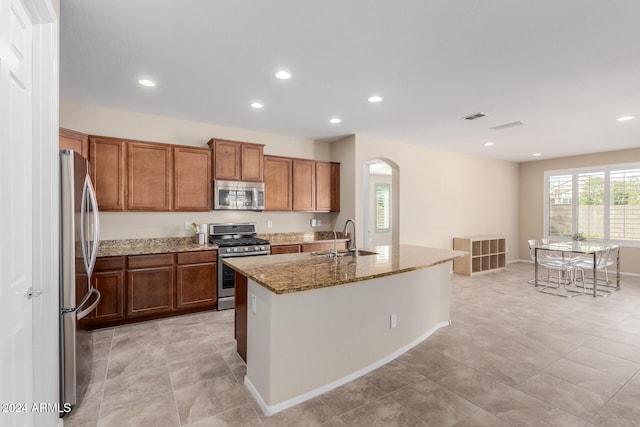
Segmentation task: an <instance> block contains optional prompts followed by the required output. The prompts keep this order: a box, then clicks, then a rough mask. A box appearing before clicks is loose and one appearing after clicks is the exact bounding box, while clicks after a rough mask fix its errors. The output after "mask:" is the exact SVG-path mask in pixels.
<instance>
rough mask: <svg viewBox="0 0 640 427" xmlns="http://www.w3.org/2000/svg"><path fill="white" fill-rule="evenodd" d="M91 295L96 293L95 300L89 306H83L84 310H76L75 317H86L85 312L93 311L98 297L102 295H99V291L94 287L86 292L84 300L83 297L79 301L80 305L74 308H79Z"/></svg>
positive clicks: (98, 299) (98, 300)
mask: <svg viewBox="0 0 640 427" xmlns="http://www.w3.org/2000/svg"><path fill="white" fill-rule="evenodd" d="M91 295H97V298H96V300H95V301H94V302H93V304H91V305H90V306H89V307H87V308H85V309H84V310H81V311H78V314H77V315H76V319H78V320H80V319H82V318H84V317H86V316H87V314H89V313H91V312H92V311H93V309H94V308H96V307H97V306H98V303H99V302H100V298H101V297H102V295H100V291H99V290H97V289H96V288H92V289H91V292H89V293H88V294H87V296H86V300H84V299H83V300H82V302H81V303H80V305H79V306H77V307H76V310H78V309H80V308H81V307H82V305H83V304H85V303H86V302H87V301H88V300H89V297H90V296H91Z"/></svg>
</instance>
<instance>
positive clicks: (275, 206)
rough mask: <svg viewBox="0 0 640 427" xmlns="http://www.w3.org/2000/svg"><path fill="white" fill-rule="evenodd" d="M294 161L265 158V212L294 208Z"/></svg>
mask: <svg viewBox="0 0 640 427" xmlns="http://www.w3.org/2000/svg"><path fill="white" fill-rule="evenodd" d="M291 167H292V161H291V159H289V158H286V157H273V156H265V157H264V193H265V195H264V210H265V211H290V210H291V208H292V203H291V198H292V197H291V196H292V189H291V188H292V185H291V184H292V182H291V176H292V169H291Z"/></svg>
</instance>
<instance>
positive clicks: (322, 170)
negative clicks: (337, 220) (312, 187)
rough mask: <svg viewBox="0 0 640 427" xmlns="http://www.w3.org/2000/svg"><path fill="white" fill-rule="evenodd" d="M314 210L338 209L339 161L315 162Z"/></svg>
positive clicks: (332, 210) (330, 210)
mask: <svg viewBox="0 0 640 427" xmlns="http://www.w3.org/2000/svg"><path fill="white" fill-rule="evenodd" d="M316 211H319V212H339V211H340V163H329V162H316Z"/></svg>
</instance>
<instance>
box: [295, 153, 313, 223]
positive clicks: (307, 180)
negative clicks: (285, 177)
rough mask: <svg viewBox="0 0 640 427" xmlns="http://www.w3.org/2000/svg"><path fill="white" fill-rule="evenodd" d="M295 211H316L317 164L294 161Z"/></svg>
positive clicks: (311, 161) (299, 160)
mask: <svg viewBox="0 0 640 427" xmlns="http://www.w3.org/2000/svg"><path fill="white" fill-rule="evenodd" d="M292 171H293V210H294V211H303V212H313V211H315V209H316V162H315V161H313V160H305V159H293V165H292Z"/></svg>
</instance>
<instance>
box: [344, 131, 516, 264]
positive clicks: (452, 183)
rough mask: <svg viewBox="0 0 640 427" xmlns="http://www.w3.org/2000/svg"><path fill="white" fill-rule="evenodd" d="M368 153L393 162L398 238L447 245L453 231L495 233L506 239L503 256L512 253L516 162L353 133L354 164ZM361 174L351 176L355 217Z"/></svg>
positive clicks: (360, 200)
mask: <svg viewBox="0 0 640 427" xmlns="http://www.w3.org/2000/svg"><path fill="white" fill-rule="evenodd" d="M374 158H381V159H388V160H391V161H392V162H394V163H395V164H397V165H398V168H399V170H398V176H397V178H398V180H399V189H398V193H397V194H396V196H397V198H398V199H399V201H400V206H399V211H400V212H399V216H400V221H399V223H400V230H399V233H400V243H401V244H416V245H423V246H433V247H443V248H451V247H452V244H453V243H452V239H453V237H457V236H468V235H485V234H489V235H499V236H505V237H506V239H507V250H508V254H507V259H509V260H511V259H517V258H518V251H517V244H516V242H517V241H518V240H519V235H518V164H517V163H513V162H506V161H501V160H493V159H487V158H483V157H477V156H470V155H464V154H460V153H454V152H448V151H442V150H435V149H431V148H426V147H419V146H415V145H408V144H402V143H398V142H393V141H385V140H381V139H376V138H372V137H369V136H364V135H357V136H356V163H355V170H356V171H363V168H364V166H363V165H364V164H365V163H366V162H367V161H368V160H371V159H374ZM363 175H364V174H363V172H360V173H356V176H355V178H356V186H355V195H356V202H355V205H356V218H358V219H359V222H362V221H363V218H364V213H363V211H364V208H363V197H364V196H363ZM394 179H395V177H394ZM358 233H359V235H360V236H361V235H362V234H361V230H358Z"/></svg>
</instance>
